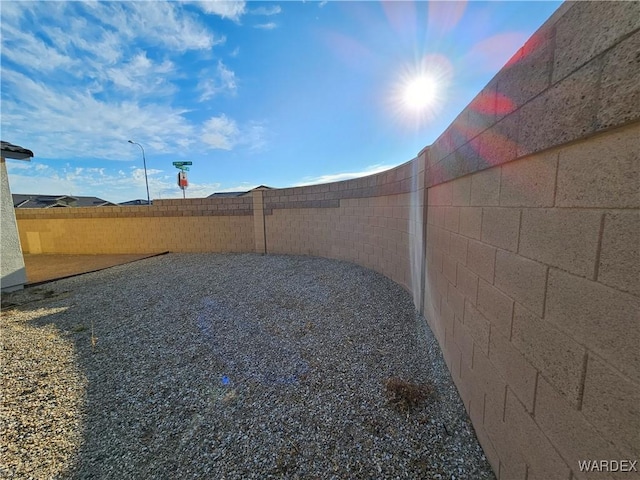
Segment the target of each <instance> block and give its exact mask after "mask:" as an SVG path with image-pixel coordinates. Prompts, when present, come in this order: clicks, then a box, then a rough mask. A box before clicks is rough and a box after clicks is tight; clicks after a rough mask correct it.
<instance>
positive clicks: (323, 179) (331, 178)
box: [291, 165, 396, 187]
mask: <svg viewBox="0 0 640 480" xmlns="http://www.w3.org/2000/svg"><path fill="white" fill-rule="evenodd" d="M395 166H396V165H371V166H369V167H367V168H365V169H364V170H361V171H359V172H344V173H331V174H326V175H320V176H318V177H305V178H304V179H302V181H300V182H296V183H294V184H293V185H291V186H292V187H302V186H304V185H316V184H319V183H331V182H340V181H342V180H350V179H352V178H360V177H366V176H368V175H374V174H376V173H380V172H384V171H385V170H389V169H390V168H393V167H395Z"/></svg>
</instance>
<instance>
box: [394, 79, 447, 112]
mask: <svg viewBox="0 0 640 480" xmlns="http://www.w3.org/2000/svg"><path fill="white" fill-rule="evenodd" d="M438 87H439V86H438V82H437V81H436V79H435V78H433V77H431V76H428V75H420V76H417V77H415V78H413V79H411V80H409V81H408V82H407V84H406V85H405V87H404V93H403V95H402V101H403V103H404V106H405V108H407V109H409V110H417V111H421V110H424V109H426V108H430V107H432V106H433V103H434V102H435V101H436V99H437V98H438Z"/></svg>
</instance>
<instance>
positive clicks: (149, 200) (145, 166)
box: [129, 140, 151, 205]
mask: <svg viewBox="0 0 640 480" xmlns="http://www.w3.org/2000/svg"><path fill="white" fill-rule="evenodd" d="M129 143H132V144H134V145H138V146H139V147H140V150H142V165H144V183H145V184H146V185H147V205H151V199H150V198H149V180H147V159H146V158H144V148H142V145H140V144H139V143H137V142H134V141H133V140H129Z"/></svg>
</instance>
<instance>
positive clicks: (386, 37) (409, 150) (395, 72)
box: [0, 0, 561, 202]
mask: <svg viewBox="0 0 640 480" xmlns="http://www.w3.org/2000/svg"><path fill="white" fill-rule="evenodd" d="M560 3H561V2H463V1H457V2H427V1H416V2H410V1H407V2H371V1H350V2H346V1H329V2H312V1H307V2H292V1H284V2H242V1H240V2H219V1H216V2H211V1H208V2H198V1H191V2H177V1H170V2H160V1H137V2H87V3H85V2H44V1H41V2H8V1H4V0H3V1H2V2H1V3H0V13H1V15H2V17H1V23H2V49H1V55H2V66H1V68H2V71H1V74H2V80H1V82H2V84H1V87H2V93H1V98H2V105H1V114H2V115H1V122H2V125H1V126H2V139H3V140H5V141H8V142H11V143H15V144H18V145H21V146H23V147H26V148H29V149H31V150H33V151H34V153H35V157H34V159H33V160H32V161H31V162H30V163H27V162H18V161H9V162H7V163H8V169H9V181H10V184H11V189H12V191H13V192H14V193H40V194H66V195H69V194H70V195H93V196H98V197H101V198H104V199H106V200H109V201H113V202H121V201H126V200H131V199H136V198H145V197H146V191H145V183H144V171H143V169H142V166H143V165H142V155H141V150H140V148H138V147H137V146H136V145H131V144H129V143H127V140H129V139H132V140H134V141H135V142H139V143H140V144H141V145H142V146H143V147H144V149H145V153H146V159H147V172H148V178H149V190H150V193H151V197H152V198H181V197H182V191H181V190H180V189H179V188H178V186H177V185H176V174H177V170H176V169H175V168H174V167H173V166H172V162H174V161H192V162H193V166H192V167H191V170H190V171H189V173H188V175H189V183H190V186H189V188H188V189H187V197H203V196H207V195H209V194H211V193H213V192H216V191H235V190H247V189H250V188H252V187H254V186H257V185H260V184H265V185H269V186H273V187H287V186H293V185H302V184H312V183H321V182H327V181H334V180H343V179H347V178H353V177H356V176H363V175H367V174H370V173H374V172H376V171H381V170H385V169H387V168H390V167H392V166H395V165H399V164H401V163H404V162H406V161H408V160H411V159H412V158H414V157H415V156H416V155H417V153H418V152H419V151H420V150H421V149H422V148H423V147H425V146H427V145H430V144H431V143H433V141H434V140H435V139H436V138H437V137H438V136H439V135H440V134H441V133H442V132H443V131H444V129H445V128H446V127H447V126H448V125H449V124H450V123H451V122H452V121H453V120H454V119H455V117H456V116H457V115H458V114H459V113H460V111H461V110H462V109H463V108H464V107H465V106H466V105H467V104H468V103H469V101H470V100H471V99H472V98H473V97H474V96H475V95H476V94H477V93H478V92H479V91H480V90H481V89H482V88H483V87H484V86H485V85H486V84H487V83H488V81H489V80H490V79H491V78H492V77H493V76H494V75H495V74H496V73H497V72H498V70H500V68H501V67H502V65H504V64H505V63H506V62H507V60H508V59H509V58H510V57H511V55H513V54H514V53H515V52H516V51H517V50H518V48H520V47H521V46H522V44H523V43H524V42H525V41H526V40H527V39H528V38H529V37H530V36H531V34H532V33H533V32H535V31H536V30H537V28H538V27H539V26H540V25H542V24H543V23H544V21H545V20H546V19H547V18H548V17H549V16H550V15H551V14H552V13H553V12H554V11H555V10H556V9H557V8H558V6H559V5H560ZM416 78H423V79H425V78H428V79H429V81H428V82H427V83H424V82H422V83H420V82H418V83H417V86H416V83H415V79H416ZM411 85H413V86H412V87H410V86H411ZM416 88H417V90H418V91H416ZM409 92H412V95H411V94H410V93H409ZM425 92H426V93H425Z"/></svg>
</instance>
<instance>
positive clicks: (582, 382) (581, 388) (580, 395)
mask: <svg viewBox="0 0 640 480" xmlns="http://www.w3.org/2000/svg"><path fill="white" fill-rule="evenodd" d="M588 363H589V350H587V349H585V351H584V355H583V357H582V372H580V384H579V386H578V400H577V407H576V408H577V410H578V411H579V412H581V411H582V401H583V399H584V386H585V383H586V380H587V364H588Z"/></svg>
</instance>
